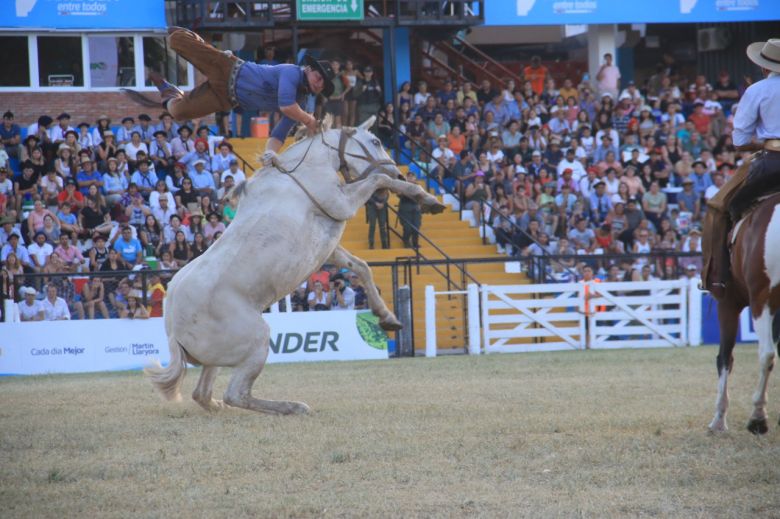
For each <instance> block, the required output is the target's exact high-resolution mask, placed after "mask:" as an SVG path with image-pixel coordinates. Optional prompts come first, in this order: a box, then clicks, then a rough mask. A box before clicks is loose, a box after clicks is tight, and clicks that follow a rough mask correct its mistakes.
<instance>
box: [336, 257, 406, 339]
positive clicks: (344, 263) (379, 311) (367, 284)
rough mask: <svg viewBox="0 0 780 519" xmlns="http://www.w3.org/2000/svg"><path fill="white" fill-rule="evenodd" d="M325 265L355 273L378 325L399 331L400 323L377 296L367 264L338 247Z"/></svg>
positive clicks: (377, 292)
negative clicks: (331, 264)
mask: <svg viewBox="0 0 780 519" xmlns="http://www.w3.org/2000/svg"><path fill="white" fill-rule="evenodd" d="M327 263H333V264H335V265H336V266H338V267H342V268H348V269H349V270H351V271H353V272H355V274H357V275H358V276H359V277H360V280H361V281H362V282H363V287H364V288H365V289H366V298H367V299H368V306H369V307H370V308H371V311H372V312H373V313H374V315H376V316H377V317H379V325H380V326H381V327H382V328H383V329H385V330H400V329H401V323H400V322H399V321H398V319H397V318H396V316H395V314H394V313H393V312H391V311H390V309H389V308H387V305H386V304H385V302H384V300H383V299H382V296H380V295H379V291H378V290H377V289H376V285H375V284H374V277H373V276H372V275H371V269H370V268H369V267H368V264H367V263H366V262H365V261H363V260H362V259H360V258H358V257H357V256H355V255H353V254H351V253H350V252H349V251H348V250H346V249H345V248H344V247H342V246H341V245H339V246H338V247H336V250H334V251H333V254H331V256H330V258H329V259H328V261H327Z"/></svg>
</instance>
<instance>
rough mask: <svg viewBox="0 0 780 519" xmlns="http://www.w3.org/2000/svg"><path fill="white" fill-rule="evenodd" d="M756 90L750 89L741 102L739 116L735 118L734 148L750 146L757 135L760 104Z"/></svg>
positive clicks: (738, 110) (746, 91)
mask: <svg viewBox="0 0 780 519" xmlns="http://www.w3.org/2000/svg"><path fill="white" fill-rule="evenodd" d="M756 93H757V90H756V89H755V88H748V89H747V90H745V93H744V94H743V95H742V99H740V101H739V108H738V109H737V115H735V116H734V132H733V134H732V138H733V141H734V146H737V148H738V149H739V147H742V146H745V145H749V144H750V143H751V140H752V139H753V137H754V136H755V134H756V126H758V104H759V103H760V101H761V100H760V99H759V98H758V97H759V96H758V95H756Z"/></svg>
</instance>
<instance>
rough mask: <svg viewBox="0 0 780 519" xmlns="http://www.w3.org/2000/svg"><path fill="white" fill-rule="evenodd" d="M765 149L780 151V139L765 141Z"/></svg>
mask: <svg viewBox="0 0 780 519" xmlns="http://www.w3.org/2000/svg"><path fill="white" fill-rule="evenodd" d="M764 149H765V150H767V151H780V139H767V140H765V141H764Z"/></svg>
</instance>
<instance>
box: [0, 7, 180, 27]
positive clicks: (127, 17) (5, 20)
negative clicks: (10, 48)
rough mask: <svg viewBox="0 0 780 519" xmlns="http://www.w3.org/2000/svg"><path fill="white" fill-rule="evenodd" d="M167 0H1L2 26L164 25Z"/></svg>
mask: <svg viewBox="0 0 780 519" xmlns="http://www.w3.org/2000/svg"><path fill="white" fill-rule="evenodd" d="M166 26H167V24H166V22H165V2H164V0H2V1H0V29H27V30H29V29H87V30H91V29H98V30H106V29H164V28H165V27H166Z"/></svg>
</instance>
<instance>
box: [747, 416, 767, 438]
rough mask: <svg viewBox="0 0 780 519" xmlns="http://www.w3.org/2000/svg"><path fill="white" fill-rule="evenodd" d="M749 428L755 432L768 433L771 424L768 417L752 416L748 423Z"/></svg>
mask: <svg viewBox="0 0 780 519" xmlns="http://www.w3.org/2000/svg"><path fill="white" fill-rule="evenodd" d="M747 430H748V431H750V432H752V433H753V434H756V435H759V434H766V433H768V432H769V424H768V423H767V421H766V418H751V419H750V421H749V422H748V424H747Z"/></svg>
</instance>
